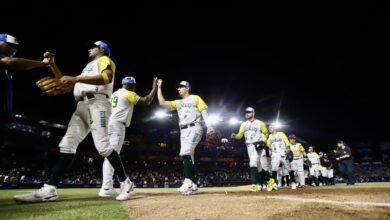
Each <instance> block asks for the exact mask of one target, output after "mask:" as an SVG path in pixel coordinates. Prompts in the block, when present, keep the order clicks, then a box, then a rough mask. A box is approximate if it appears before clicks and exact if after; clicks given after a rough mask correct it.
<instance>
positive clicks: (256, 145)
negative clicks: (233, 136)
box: [253, 141, 267, 151]
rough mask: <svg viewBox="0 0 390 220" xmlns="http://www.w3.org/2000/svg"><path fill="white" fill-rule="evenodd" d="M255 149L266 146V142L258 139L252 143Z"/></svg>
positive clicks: (261, 148)
mask: <svg viewBox="0 0 390 220" xmlns="http://www.w3.org/2000/svg"><path fill="white" fill-rule="evenodd" d="M253 144H254V145H255V148H256V150H257V151H259V150H263V149H265V148H266V147H267V144H266V143H265V142H264V141H258V142H255V143H253Z"/></svg>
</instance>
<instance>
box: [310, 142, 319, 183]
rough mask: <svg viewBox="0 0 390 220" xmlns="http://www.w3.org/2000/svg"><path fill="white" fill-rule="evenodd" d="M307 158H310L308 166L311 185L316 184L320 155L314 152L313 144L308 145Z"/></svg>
mask: <svg viewBox="0 0 390 220" xmlns="http://www.w3.org/2000/svg"><path fill="white" fill-rule="evenodd" d="M307 159H308V160H310V163H311V167H309V173H310V178H311V185H312V186H318V185H319V183H318V177H319V175H320V171H319V167H320V166H321V164H320V156H319V155H318V154H317V153H316V152H315V150H314V146H310V147H309V149H308V153H307Z"/></svg>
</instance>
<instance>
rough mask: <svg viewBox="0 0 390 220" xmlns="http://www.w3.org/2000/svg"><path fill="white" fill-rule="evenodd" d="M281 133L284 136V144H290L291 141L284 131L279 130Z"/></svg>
mask: <svg viewBox="0 0 390 220" xmlns="http://www.w3.org/2000/svg"><path fill="white" fill-rule="evenodd" d="M279 134H280V136H281V137H282V140H283V141H284V144H285V145H286V146H288V145H290V141H289V140H288V138H287V136H286V134H285V133H284V132H279Z"/></svg>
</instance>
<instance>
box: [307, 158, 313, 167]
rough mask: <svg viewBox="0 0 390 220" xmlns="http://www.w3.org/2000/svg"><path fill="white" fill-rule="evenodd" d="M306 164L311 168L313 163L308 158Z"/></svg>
mask: <svg viewBox="0 0 390 220" xmlns="http://www.w3.org/2000/svg"><path fill="white" fill-rule="evenodd" d="M306 165H307V166H308V167H310V168H311V166H312V164H311V161H310V160H309V159H307V160H306Z"/></svg>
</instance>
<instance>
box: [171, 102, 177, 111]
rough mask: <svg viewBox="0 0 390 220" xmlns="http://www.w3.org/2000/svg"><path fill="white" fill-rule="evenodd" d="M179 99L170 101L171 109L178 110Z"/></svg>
mask: <svg viewBox="0 0 390 220" xmlns="http://www.w3.org/2000/svg"><path fill="white" fill-rule="evenodd" d="M178 102H179V100H174V101H170V103H171V110H172V111H173V110H177V104H178Z"/></svg>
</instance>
